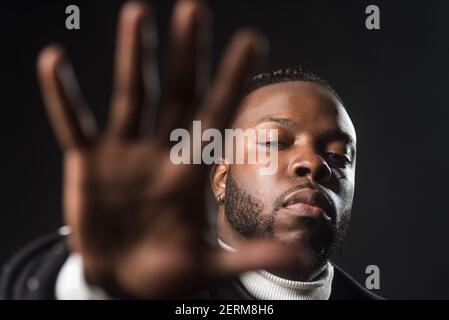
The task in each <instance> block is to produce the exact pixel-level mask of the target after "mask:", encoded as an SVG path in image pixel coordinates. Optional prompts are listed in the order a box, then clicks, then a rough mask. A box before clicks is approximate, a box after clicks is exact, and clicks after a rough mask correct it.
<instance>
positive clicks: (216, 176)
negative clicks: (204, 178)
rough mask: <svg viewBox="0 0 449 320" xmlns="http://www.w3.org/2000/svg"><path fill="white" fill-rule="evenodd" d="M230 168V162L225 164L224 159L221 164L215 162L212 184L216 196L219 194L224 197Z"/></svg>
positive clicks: (211, 176) (211, 178)
mask: <svg viewBox="0 0 449 320" xmlns="http://www.w3.org/2000/svg"><path fill="white" fill-rule="evenodd" d="M228 170H229V164H225V163H224V161H222V162H221V163H219V164H215V165H214V166H213V167H212V172H211V175H210V184H211V187H212V191H213V193H214V195H215V197H217V196H218V195H221V196H222V197H224V195H225V194H224V192H225V188H226V177H227V175H228Z"/></svg>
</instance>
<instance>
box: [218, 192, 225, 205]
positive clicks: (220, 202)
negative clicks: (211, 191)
mask: <svg viewBox="0 0 449 320" xmlns="http://www.w3.org/2000/svg"><path fill="white" fill-rule="evenodd" d="M217 202H218V203H219V204H223V203H224V199H223V194H219V195H217Z"/></svg>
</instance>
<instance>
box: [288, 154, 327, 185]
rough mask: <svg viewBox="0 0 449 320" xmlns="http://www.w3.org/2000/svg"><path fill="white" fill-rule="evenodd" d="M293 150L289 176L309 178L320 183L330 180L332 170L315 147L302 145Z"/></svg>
mask: <svg viewBox="0 0 449 320" xmlns="http://www.w3.org/2000/svg"><path fill="white" fill-rule="evenodd" d="M292 151H293V152H292V154H293V155H292V158H291V160H290V163H289V165H288V174H289V176H291V177H301V178H308V179H310V180H311V181H313V182H315V183H318V184H325V183H327V182H328V181H329V180H330V178H331V176H332V170H331V168H330V167H329V165H328V164H327V162H326V161H325V160H324V159H323V157H322V156H321V155H320V154H319V153H317V152H316V151H315V150H314V148H309V147H301V148H298V149H297V150H292Z"/></svg>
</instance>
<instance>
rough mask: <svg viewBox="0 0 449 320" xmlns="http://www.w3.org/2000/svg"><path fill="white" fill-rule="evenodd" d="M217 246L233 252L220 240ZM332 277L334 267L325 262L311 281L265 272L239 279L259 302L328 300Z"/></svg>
mask: <svg viewBox="0 0 449 320" xmlns="http://www.w3.org/2000/svg"><path fill="white" fill-rule="evenodd" d="M218 245H219V246H220V247H221V248H223V249H224V250H228V251H235V249H234V248H232V247H230V246H229V245H227V244H226V243H224V242H223V241H222V240H220V239H218ZM320 271H321V270H320ZM333 277H334V266H333V265H332V264H331V263H330V262H327V264H326V265H325V266H324V268H323V270H322V271H321V272H320V273H319V275H318V276H317V277H315V278H314V279H313V280H312V281H293V280H289V279H284V278H281V277H278V276H276V275H274V274H271V273H269V272H267V271H265V270H255V271H249V272H245V273H242V274H241V275H240V276H239V279H240V282H241V283H242V285H243V286H244V287H245V289H246V290H247V291H248V292H249V293H250V294H251V295H252V296H253V297H255V298H257V299H260V300H328V299H329V297H330V295H331V290H332V279H333Z"/></svg>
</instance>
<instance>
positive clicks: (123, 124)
mask: <svg viewBox="0 0 449 320" xmlns="http://www.w3.org/2000/svg"><path fill="white" fill-rule="evenodd" d="M156 38H157V37H156V30H155V27H154V25H153V19H152V17H151V11H150V9H149V7H148V6H147V5H145V4H144V3H141V2H136V1H133V2H128V3H127V4H125V5H124V7H123V9H122V10H121V13H120V19H119V25H118V35H117V48H116V57H115V78H114V93H113V97H112V109H111V114H110V118H109V132H110V133H111V134H113V135H116V136H118V137H121V138H130V137H134V136H136V135H137V134H139V133H140V132H141V129H142V116H143V112H144V105H145V102H146V100H145V99H150V97H151V99H154V98H155V96H156V95H157V93H156V92H155V91H156V89H157V70H156V68H155V67H154V66H155V65H156V63H155V62H154V60H153V59H154V57H155V51H156V46H157V44H156V41H157V39H156ZM144 67H146V68H147V67H148V68H151V69H145V70H143V68H144ZM145 82H147V83H145ZM148 82H149V83H148Z"/></svg>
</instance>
